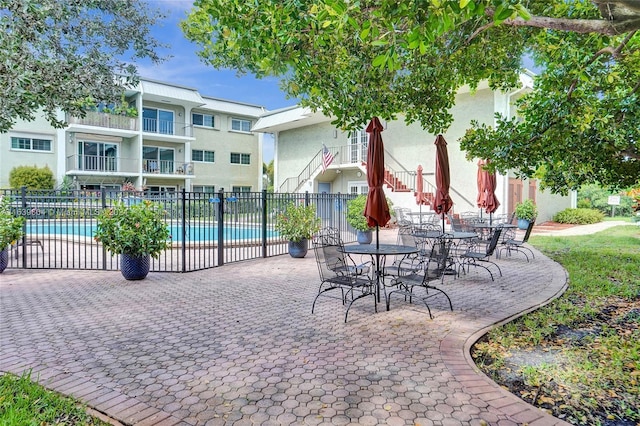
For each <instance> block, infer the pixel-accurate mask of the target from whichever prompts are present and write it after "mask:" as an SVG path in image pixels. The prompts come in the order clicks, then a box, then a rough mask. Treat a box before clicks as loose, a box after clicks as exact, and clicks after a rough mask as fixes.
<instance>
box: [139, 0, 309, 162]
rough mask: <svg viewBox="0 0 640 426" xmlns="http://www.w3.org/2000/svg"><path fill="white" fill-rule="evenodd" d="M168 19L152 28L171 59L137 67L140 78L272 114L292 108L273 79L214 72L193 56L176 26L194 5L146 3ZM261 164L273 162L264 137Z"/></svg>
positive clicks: (173, 0)
mask: <svg viewBox="0 0 640 426" xmlns="http://www.w3.org/2000/svg"><path fill="white" fill-rule="evenodd" d="M146 1H147V3H148V4H149V5H151V6H152V7H154V8H156V9H159V10H160V11H161V12H163V13H164V14H165V15H167V17H166V18H165V19H164V20H162V22H161V24H160V25H157V26H156V27H155V28H153V30H152V31H153V35H154V37H156V39H158V41H160V42H161V43H162V44H166V45H169V46H170V48H169V49H162V50H159V53H160V54H161V56H167V55H170V57H169V58H168V59H167V60H165V61H164V62H162V63H160V64H158V65H154V64H151V63H149V62H146V63H145V62H141V63H137V64H136V65H137V67H138V73H139V75H140V76H141V77H146V78H150V79H153V80H159V81H164V82H168V83H174V84H179V85H182V86H187V87H191V88H194V89H197V90H198V92H200V94H202V95H205V96H211V97H214V98H220V99H227V100H232V101H239V102H246V103H249V104H254V105H260V106H263V107H265V108H266V109H268V110H274V109H279V108H284V107H288V106H292V105H295V104H296V103H297V102H296V100H295V99H287V98H286V95H285V94H284V93H283V92H282V91H281V90H280V88H279V80H278V79H276V78H265V79H256V78H255V77H253V76H251V75H243V76H238V75H237V73H236V71H235V70H217V69H215V68H214V67H212V66H211V65H206V64H204V63H203V62H202V61H201V60H200V58H199V57H198V56H197V55H196V53H195V52H196V51H197V50H198V46H197V45H196V44H194V43H191V42H190V41H188V40H187V39H186V38H185V37H184V34H183V33H182V30H181V29H180V28H179V26H178V23H179V22H180V21H181V20H183V19H184V18H185V17H186V15H187V13H188V11H189V10H190V9H191V7H192V5H193V0H146ZM263 156H264V158H263V160H264V162H266V163H268V162H269V161H271V160H272V159H273V139H272V138H271V137H265V143H264V151H263Z"/></svg>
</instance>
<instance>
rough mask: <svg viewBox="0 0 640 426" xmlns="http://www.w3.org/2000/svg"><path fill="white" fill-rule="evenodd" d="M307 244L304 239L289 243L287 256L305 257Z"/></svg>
mask: <svg viewBox="0 0 640 426" xmlns="http://www.w3.org/2000/svg"><path fill="white" fill-rule="evenodd" d="M308 247H309V244H308V241H307V239H306V238H303V239H301V240H300V241H289V255H290V256H291V257H296V258H302V257H305V256H306V255H307V250H308Z"/></svg>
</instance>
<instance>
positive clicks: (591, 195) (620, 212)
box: [578, 184, 633, 216]
mask: <svg viewBox="0 0 640 426" xmlns="http://www.w3.org/2000/svg"><path fill="white" fill-rule="evenodd" d="M609 195H620V205H619V206H615V214H616V216H631V214H632V213H633V198H632V197H631V196H629V195H627V194H625V193H612V192H611V191H610V190H607V189H602V188H600V187H599V186H598V185H593V184H591V185H584V186H583V187H582V188H580V190H579V191H578V208H584V209H596V210H599V211H601V212H602V213H604V214H605V215H609V214H611V210H612V208H611V206H610V205H609Z"/></svg>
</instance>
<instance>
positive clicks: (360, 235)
mask: <svg viewBox="0 0 640 426" xmlns="http://www.w3.org/2000/svg"><path fill="white" fill-rule="evenodd" d="M366 204H367V196H366V195H358V196H357V197H356V198H354V199H352V200H349V201H347V223H348V224H349V225H351V226H352V227H353V229H355V230H356V231H357V235H356V238H357V240H358V242H359V243H360V244H370V243H371V241H372V239H373V234H372V232H371V231H372V230H373V228H371V227H370V226H369V224H367V218H366V217H364V206H365V205H366Z"/></svg>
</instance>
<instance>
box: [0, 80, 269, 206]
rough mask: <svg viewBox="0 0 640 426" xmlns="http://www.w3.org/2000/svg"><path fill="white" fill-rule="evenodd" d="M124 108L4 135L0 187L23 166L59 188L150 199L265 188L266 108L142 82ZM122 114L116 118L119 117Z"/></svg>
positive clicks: (40, 121) (20, 126)
mask: <svg viewBox="0 0 640 426" xmlns="http://www.w3.org/2000/svg"><path fill="white" fill-rule="evenodd" d="M123 104H124V106H125V108H122V105H119V106H118V107H119V108H114V106H113V105H104V104H99V105H96V106H95V108H91V110H89V111H87V115H86V116H85V117H84V118H78V117H72V116H65V115H64V114H63V113H62V112H60V113H59V117H58V118H60V119H62V120H64V121H65V122H66V123H68V125H67V127H65V128H63V129H56V128H54V127H52V126H51V125H50V124H49V123H48V122H47V121H46V120H45V119H44V117H38V118H37V119H36V120H33V121H30V122H26V121H20V122H18V123H16V125H15V126H14V127H13V128H12V129H11V130H10V131H8V132H6V133H2V134H0V159H1V160H0V188H8V187H9V173H10V171H11V169H12V168H14V167H16V166H20V165H29V166H32V165H36V166H38V167H45V166H47V167H49V168H50V169H51V170H52V171H53V173H54V175H55V177H56V182H57V185H60V184H61V183H62V182H63V179H65V177H66V178H67V181H68V182H72V186H73V187H74V188H76V189H85V190H107V191H108V190H119V189H121V188H122V186H123V185H124V184H125V183H127V182H130V183H132V184H133V185H134V186H135V187H136V188H137V189H144V190H145V191H146V192H148V193H150V194H159V195H164V194H170V193H174V192H176V191H181V190H182V189H183V188H184V189H186V190H187V191H199V192H214V191H219V190H220V189H224V190H225V191H234V192H249V191H259V190H261V189H262V163H263V159H262V143H263V134H262V133H255V132H252V128H253V126H254V124H255V123H256V121H257V120H258V118H259V117H260V115H261V114H262V113H264V112H265V109H264V108H263V107H261V106H258V105H250V104H245V103H241V102H235V101H229V100H222V99H217V98H213V97H208V96H203V95H201V94H200V93H199V92H198V90H197V89H194V88H190V87H184V86H178V85H175V84H171V83H165V82H159V81H154V80H149V79H142V80H141V81H140V83H139V85H138V87H136V88H135V89H131V90H127V91H126V92H125V93H124V96H123ZM116 111H118V113H115V112H116Z"/></svg>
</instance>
